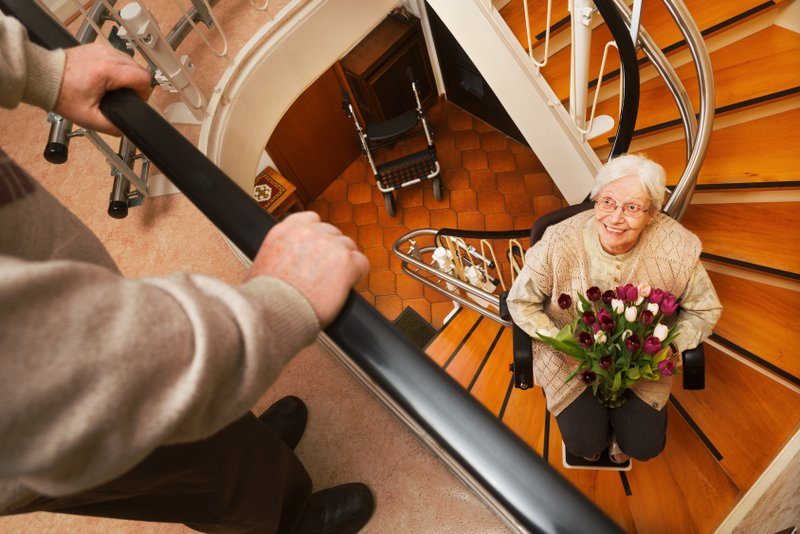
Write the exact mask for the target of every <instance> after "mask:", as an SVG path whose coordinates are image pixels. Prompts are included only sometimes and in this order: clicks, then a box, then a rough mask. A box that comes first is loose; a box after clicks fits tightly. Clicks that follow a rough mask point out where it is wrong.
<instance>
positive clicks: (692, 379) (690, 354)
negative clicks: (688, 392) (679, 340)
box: [681, 343, 706, 389]
mask: <svg viewBox="0 0 800 534" xmlns="http://www.w3.org/2000/svg"><path fill="white" fill-rule="evenodd" d="M681 359H682V360H683V369H682V370H681V372H682V373H683V389H705V387H706V357H705V352H704V351H703V344H702V343H701V344H700V345H698V346H697V347H695V348H693V349H686V350H685V351H683V353H682V354H681Z"/></svg>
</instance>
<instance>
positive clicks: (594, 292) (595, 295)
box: [586, 286, 602, 302]
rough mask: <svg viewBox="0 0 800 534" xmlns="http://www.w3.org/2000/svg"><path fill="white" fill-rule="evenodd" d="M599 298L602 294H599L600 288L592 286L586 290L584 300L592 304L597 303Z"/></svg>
mask: <svg viewBox="0 0 800 534" xmlns="http://www.w3.org/2000/svg"><path fill="white" fill-rule="evenodd" d="M601 297H602V294H601V293H600V288H599V287H597V286H592V287H590V288H589V289H587V290H586V298H588V299H589V300H591V301H592V302H597V301H598V300H600V298H601Z"/></svg>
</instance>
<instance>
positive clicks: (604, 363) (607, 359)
mask: <svg viewBox="0 0 800 534" xmlns="http://www.w3.org/2000/svg"><path fill="white" fill-rule="evenodd" d="M612 363H613V362H612V361H611V356H602V357H601V358H600V367H602V368H603V369H608V368H609V367H611V364H612Z"/></svg>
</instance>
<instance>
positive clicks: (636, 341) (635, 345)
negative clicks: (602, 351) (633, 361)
mask: <svg viewBox="0 0 800 534" xmlns="http://www.w3.org/2000/svg"><path fill="white" fill-rule="evenodd" d="M625 346H626V347H628V350H629V351H631V352H636V351H637V350H639V347H641V346H642V340H641V338H639V336H637V335H636V334H631V336H630V337H629V338H628V339H626V340H625Z"/></svg>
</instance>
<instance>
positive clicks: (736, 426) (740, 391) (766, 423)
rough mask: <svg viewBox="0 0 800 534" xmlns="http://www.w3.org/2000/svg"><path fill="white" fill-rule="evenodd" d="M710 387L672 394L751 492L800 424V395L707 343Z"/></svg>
mask: <svg viewBox="0 0 800 534" xmlns="http://www.w3.org/2000/svg"><path fill="white" fill-rule="evenodd" d="M705 352H706V389H704V390H700V391H685V390H682V389H680V388H678V387H674V388H673V395H674V396H675V397H676V398H677V399H678V401H679V402H680V403H681V405H682V406H683V408H684V409H685V410H686V411H687V412H688V413H689V415H690V416H691V417H692V419H694V420H695V422H696V423H697V424H698V426H699V427H700V428H702V429H703V432H704V433H705V434H706V435H707V436H708V438H709V439H710V440H711V442H712V443H713V444H714V446H715V447H716V448H717V449H718V450H719V452H720V453H721V454H722V457H723V459H722V462H721V465H722V467H723V468H724V469H725V471H726V472H727V473H728V474H729V475H730V478H731V479H732V481H733V482H734V483H735V484H736V486H737V487H738V488H739V489H740V490H742V491H746V490H747V489H749V488H750V486H751V485H752V484H753V482H755V480H756V479H757V478H758V476H759V475H760V474H761V473H762V472H763V471H764V469H765V468H766V467H767V465H769V463H770V462H771V461H772V459H773V458H774V457H775V456H776V455H777V453H778V452H779V451H780V450H781V448H782V447H783V446H784V445H785V444H786V442H787V441H788V440H789V438H790V437H791V436H792V435H793V434H794V433H795V432H796V430H797V429H798V427H800V394H797V393H795V392H793V391H791V390H789V389H788V388H785V387H783V386H781V385H780V384H778V383H777V382H775V381H773V380H771V379H770V378H768V377H766V376H764V375H762V374H760V373H757V372H754V371H753V370H752V369H751V368H749V367H748V366H746V365H744V364H742V363H741V362H738V361H737V360H735V359H733V358H731V357H729V356H727V355H725V354H722V353H721V352H720V351H718V350H716V349H714V348H713V347H709V346H708V344H706V347H705Z"/></svg>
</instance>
